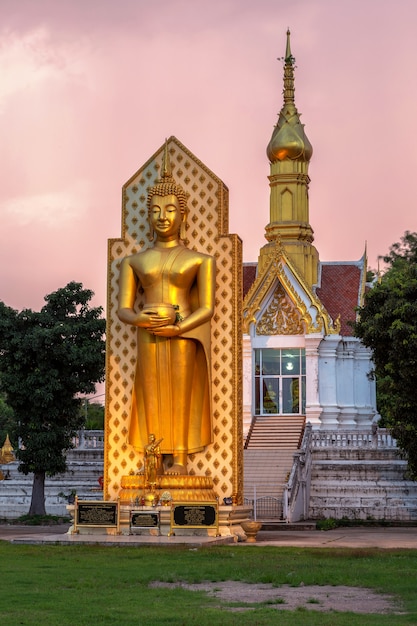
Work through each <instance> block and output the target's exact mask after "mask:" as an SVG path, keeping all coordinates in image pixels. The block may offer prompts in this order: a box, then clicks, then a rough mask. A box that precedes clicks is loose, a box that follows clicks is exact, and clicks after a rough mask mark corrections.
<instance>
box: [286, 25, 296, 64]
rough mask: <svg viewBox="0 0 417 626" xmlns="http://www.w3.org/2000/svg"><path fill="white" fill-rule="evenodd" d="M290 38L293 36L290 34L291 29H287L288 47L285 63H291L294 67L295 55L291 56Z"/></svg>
mask: <svg viewBox="0 0 417 626" xmlns="http://www.w3.org/2000/svg"><path fill="white" fill-rule="evenodd" d="M290 36H291V33H290V29H289V28H288V29H287V47H286V49H285V59H284V60H285V63H289V64H290V65H293V64H294V61H295V59H294V57H293V55H292V54H291V42H290Z"/></svg>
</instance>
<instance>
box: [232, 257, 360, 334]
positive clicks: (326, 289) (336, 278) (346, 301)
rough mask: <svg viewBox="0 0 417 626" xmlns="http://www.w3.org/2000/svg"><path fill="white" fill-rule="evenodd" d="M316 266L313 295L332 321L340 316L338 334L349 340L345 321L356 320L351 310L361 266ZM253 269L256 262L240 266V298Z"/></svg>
mask: <svg viewBox="0 0 417 626" xmlns="http://www.w3.org/2000/svg"><path fill="white" fill-rule="evenodd" d="M320 265H321V281H320V287H317V289H316V294H317V296H318V298H319V299H320V300H321V302H322V303H323V305H324V307H325V309H326V310H327V312H328V313H329V315H330V317H331V318H332V319H333V321H335V320H336V319H337V318H338V317H339V315H340V322H341V329H340V334H341V335H344V336H348V337H351V336H352V332H353V331H352V327H351V326H350V325H349V324H348V322H349V321H354V320H355V318H356V312H355V309H356V307H357V306H358V304H359V297H360V290H361V279H362V277H361V264H360V262H359V263H347V262H341V263H338V262H334V263H330V262H329V263H327V262H326V263H321V264H320ZM256 269H257V264H256V263H244V265H243V297H245V296H246V294H247V293H248V291H249V289H250V287H251V286H252V283H253V282H254V280H255V278H256Z"/></svg>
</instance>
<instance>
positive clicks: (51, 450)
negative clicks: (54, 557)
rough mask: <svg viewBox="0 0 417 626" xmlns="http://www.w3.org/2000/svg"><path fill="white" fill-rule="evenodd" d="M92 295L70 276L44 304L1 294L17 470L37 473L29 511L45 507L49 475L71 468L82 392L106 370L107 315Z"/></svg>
mask: <svg viewBox="0 0 417 626" xmlns="http://www.w3.org/2000/svg"><path fill="white" fill-rule="evenodd" d="M93 295H94V294H93V292H92V291H90V290H88V289H84V288H83V286H82V284H81V283H76V282H71V283H69V284H68V285H66V287H64V288H62V289H58V290H57V291H55V292H53V293H51V294H49V295H47V296H45V302H46V304H45V305H44V306H43V308H42V309H41V311H39V312H36V311H32V310H30V309H25V310H23V311H21V312H20V313H19V312H18V311H15V310H14V309H12V308H10V307H7V306H6V305H5V304H4V303H3V302H0V391H1V392H4V393H5V394H6V398H7V404H8V405H9V406H10V407H11V408H12V409H13V412H14V417H15V430H14V433H13V436H14V438H16V437H18V438H19V439H20V443H21V447H20V449H19V450H16V456H17V457H18V459H19V461H20V465H19V470H20V471H21V472H23V473H24V474H28V473H29V472H33V473H34V490H33V492H32V504H31V510H30V513H31V514H44V512H45V507H44V479H45V475H50V476H53V475H55V474H57V473H61V472H63V471H65V469H66V459H65V451H66V450H68V449H70V448H71V447H72V438H73V436H74V435H75V433H76V431H77V430H78V429H79V428H80V427H81V426H82V425H83V422H84V413H83V412H82V411H80V406H81V402H82V400H81V399H80V398H79V394H91V393H94V391H95V383H96V382H99V381H102V380H103V378H104V350H105V343H104V340H103V334H104V331H105V321H104V319H102V317H101V316H102V308H101V307H91V306H90V300H91V298H92V296H93ZM36 486H37V487H38V488H39V490H40V492H39V493H36V494H35V493H34V492H35V487H36ZM42 499H43V500H42ZM42 502H43V503H42ZM42 507H43V510H42Z"/></svg>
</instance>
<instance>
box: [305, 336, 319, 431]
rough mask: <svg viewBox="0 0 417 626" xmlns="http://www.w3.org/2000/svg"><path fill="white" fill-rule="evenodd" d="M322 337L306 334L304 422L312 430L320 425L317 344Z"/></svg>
mask: <svg viewBox="0 0 417 626" xmlns="http://www.w3.org/2000/svg"><path fill="white" fill-rule="evenodd" d="M322 339H323V337H322V336H321V335H320V336H318V335H307V336H306V338H305V351H306V381H307V382H306V423H308V422H310V424H311V426H312V428H313V429H314V430H318V429H319V428H320V425H321V420H320V416H321V412H322V407H321V404H320V398H319V346H320V343H321V341H322Z"/></svg>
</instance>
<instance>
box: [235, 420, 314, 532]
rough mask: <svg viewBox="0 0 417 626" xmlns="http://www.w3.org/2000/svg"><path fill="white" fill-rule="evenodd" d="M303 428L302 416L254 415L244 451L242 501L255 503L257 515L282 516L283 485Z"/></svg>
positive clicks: (268, 517)
mask: <svg viewBox="0 0 417 626" xmlns="http://www.w3.org/2000/svg"><path fill="white" fill-rule="evenodd" d="M303 429H304V417H302V416H296V417H282V416H273V417H272V416H259V417H256V418H255V419H254V421H253V423H252V426H251V429H250V431H249V434H248V437H247V439H246V444H245V450H244V454H243V460H244V480H243V484H244V499H245V503H246V504H250V505H252V506H254V513H255V514H256V518H257V519H262V520H280V519H281V518H282V513H283V511H282V508H283V507H282V501H283V492H284V485H285V483H286V482H287V480H288V476H289V473H290V471H291V468H292V464H293V457H294V452H296V451H297V449H298V447H299V445H300V441H301V438H302V433H303ZM255 502H256V506H255V504H254V503H255Z"/></svg>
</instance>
